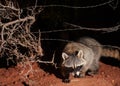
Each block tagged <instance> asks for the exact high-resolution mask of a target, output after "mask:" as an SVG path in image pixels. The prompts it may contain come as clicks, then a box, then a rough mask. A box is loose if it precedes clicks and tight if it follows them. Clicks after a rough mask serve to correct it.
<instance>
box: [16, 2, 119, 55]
mask: <svg viewBox="0 0 120 86" xmlns="http://www.w3.org/2000/svg"><path fill="white" fill-rule="evenodd" d="M18 1H19V4H20V6H21V8H22V7H23V8H24V7H28V6H34V4H35V0H18ZM23 1H24V4H23ZM108 1H110V0H39V1H38V4H37V5H38V6H40V5H67V6H72V7H75V6H78V7H79V6H80V7H85V6H93V5H98V4H102V3H105V2H108ZM116 1H118V0H114V2H112V3H111V4H113V7H115V5H116V4H115V2H116ZM113 7H111V6H110V4H105V5H103V6H98V7H93V8H79V9H74V8H67V7H62V6H61V7H55V6H53V7H45V8H44V10H43V11H42V12H41V13H40V14H39V15H37V16H36V22H35V23H34V25H33V26H32V28H31V31H33V32H36V31H38V30H39V29H40V30H41V32H42V31H51V30H59V29H60V30H61V29H69V28H67V27H66V26H65V24H64V22H68V23H72V24H76V25H79V26H82V27H87V28H108V27H114V26H116V25H118V24H120V2H119V3H118V4H117V8H116V9H113ZM119 34H120V30H118V31H116V32H111V33H102V32H95V31H87V30H75V31H63V32H52V33H42V34H41V37H42V39H67V40H70V41H74V40H76V39H78V38H79V37H81V36H89V37H93V38H95V39H96V40H98V41H99V42H100V43H101V44H105V45H114V46H120V42H119V40H120V38H119ZM65 43H66V42H64V41H53V40H52V41H50V40H46V41H45V40H44V41H42V47H43V49H44V51H45V52H46V51H47V52H46V53H45V54H48V57H52V54H51V53H53V52H54V50H56V49H59V48H58V47H60V46H61V45H62V44H63V45H64V44H65ZM49 53H50V54H49Z"/></svg>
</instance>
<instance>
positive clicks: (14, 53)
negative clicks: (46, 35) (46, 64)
mask: <svg viewBox="0 0 120 86" xmlns="http://www.w3.org/2000/svg"><path fill="white" fill-rule="evenodd" d="M31 10H32V9H31ZM0 11H1V12H0V57H1V58H7V60H8V61H9V60H12V61H13V60H15V61H17V62H18V61H25V60H32V59H35V57H41V56H42V55H43V53H42V48H41V44H40V38H39V39H37V37H36V36H34V34H32V33H31V32H30V27H31V25H32V24H33V23H34V22H35V15H36V13H35V14H33V10H32V11H31V13H32V15H27V16H26V17H23V16H22V15H23V11H22V10H21V9H20V8H17V7H15V5H14V4H13V3H12V2H11V1H9V2H6V3H5V4H2V3H0ZM29 11H30V10H29ZM39 34H40V33H39Z"/></svg>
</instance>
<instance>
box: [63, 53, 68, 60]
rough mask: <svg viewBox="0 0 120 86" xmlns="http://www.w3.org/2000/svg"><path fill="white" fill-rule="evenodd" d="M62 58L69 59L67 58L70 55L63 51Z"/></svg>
mask: <svg viewBox="0 0 120 86" xmlns="http://www.w3.org/2000/svg"><path fill="white" fill-rule="evenodd" d="M62 58H63V60H65V59H67V58H68V55H67V54H66V53H64V52H63V53H62Z"/></svg>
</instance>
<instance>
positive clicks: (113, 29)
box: [33, 22, 120, 34]
mask: <svg viewBox="0 0 120 86" xmlns="http://www.w3.org/2000/svg"><path fill="white" fill-rule="evenodd" d="M64 23H65V24H66V25H69V26H72V27H73V28H71V29H59V30H49V31H41V32H40V33H41V34H44V33H56V32H66V31H76V30H89V31H99V32H102V33H110V32H115V31H118V30H119V29H120V24H119V25H117V26H114V27H109V28H87V27H82V26H78V25H75V24H71V23H68V22H64ZM33 33H39V32H33Z"/></svg>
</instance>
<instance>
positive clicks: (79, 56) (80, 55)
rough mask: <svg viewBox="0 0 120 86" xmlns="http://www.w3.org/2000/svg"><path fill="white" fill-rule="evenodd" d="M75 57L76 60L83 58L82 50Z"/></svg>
mask: <svg viewBox="0 0 120 86" xmlns="http://www.w3.org/2000/svg"><path fill="white" fill-rule="evenodd" d="M77 57H78V58H83V51H82V50H79V51H78V54H77Z"/></svg>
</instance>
